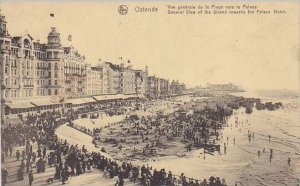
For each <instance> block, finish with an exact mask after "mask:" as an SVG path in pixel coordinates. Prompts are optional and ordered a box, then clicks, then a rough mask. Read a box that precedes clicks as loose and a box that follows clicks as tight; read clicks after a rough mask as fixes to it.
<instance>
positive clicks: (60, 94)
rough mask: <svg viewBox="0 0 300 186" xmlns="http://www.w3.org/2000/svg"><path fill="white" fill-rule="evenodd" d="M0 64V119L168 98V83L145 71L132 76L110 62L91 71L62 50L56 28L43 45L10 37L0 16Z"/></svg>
mask: <svg viewBox="0 0 300 186" xmlns="http://www.w3.org/2000/svg"><path fill="white" fill-rule="evenodd" d="M0 62H1V63H0V72H1V73H0V77H1V79H0V82H1V91H0V92H1V113H2V115H11V114H15V115H16V114H20V113H28V112H38V113H40V112H43V111H45V110H53V109H56V110H63V109H62V108H70V107H76V106H78V105H83V104H85V103H90V102H95V101H99V99H103V98H104V97H105V99H110V97H111V98H112V99H114V100H115V99H116V98H118V99H127V98H129V97H130V98H132V97H134V96H133V95H135V96H136V97H140V96H141V95H145V96H146V97H148V98H151V99H157V98H161V97H166V96H167V95H168V92H169V82H168V80H164V79H159V78H157V77H155V76H149V75H148V68H147V67H146V70H145V71H142V70H134V69H132V67H131V65H128V66H126V67H125V66H124V64H120V65H116V64H113V63H111V62H104V63H102V64H99V65H97V66H91V64H90V63H88V62H87V60H86V58H85V56H84V55H81V54H79V52H78V51H77V50H76V49H75V48H74V47H72V46H67V47H66V46H65V47H64V46H62V45H61V37H60V34H59V33H58V32H57V30H56V28H54V27H53V28H51V31H50V32H49V34H48V37H47V43H41V42H40V41H39V40H34V39H33V37H32V36H31V35H29V34H26V35H22V36H17V37H12V36H10V35H9V32H8V30H7V22H6V20H5V16H2V15H0ZM112 94H113V95H112ZM116 94H118V95H117V96H116ZM101 95H106V96H101ZM109 95H112V96H109ZM96 97H97V98H98V99H97V98H96Z"/></svg>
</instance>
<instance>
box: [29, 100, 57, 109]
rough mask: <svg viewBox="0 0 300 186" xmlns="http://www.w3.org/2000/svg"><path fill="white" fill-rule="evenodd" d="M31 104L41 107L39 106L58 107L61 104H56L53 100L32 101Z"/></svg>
mask: <svg viewBox="0 0 300 186" xmlns="http://www.w3.org/2000/svg"><path fill="white" fill-rule="evenodd" d="M30 103H32V104H33V105H35V106H37V107H39V106H48V105H57V104H60V103H56V102H54V101H51V100H45V99H44V100H38V99H37V100H33V101H31V102H30Z"/></svg>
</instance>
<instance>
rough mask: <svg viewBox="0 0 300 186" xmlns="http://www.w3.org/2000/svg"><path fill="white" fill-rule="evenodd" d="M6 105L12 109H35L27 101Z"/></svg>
mask: <svg viewBox="0 0 300 186" xmlns="http://www.w3.org/2000/svg"><path fill="white" fill-rule="evenodd" d="M5 105H6V106H8V107H9V108H12V109H22V108H33V107H35V106H34V105H32V104H31V103H30V102H25V101H22V102H12V103H6V104H5Z"/></svg>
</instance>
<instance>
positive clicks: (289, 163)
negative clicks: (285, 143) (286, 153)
mask: <svg viewBox="0 0 300 186" xmlns="http://www.w3.org/2000/svg"><path fill="white" fill-rule="evenodd" d="M287 162H288V166H291V158H288V161H287Z"/></svg>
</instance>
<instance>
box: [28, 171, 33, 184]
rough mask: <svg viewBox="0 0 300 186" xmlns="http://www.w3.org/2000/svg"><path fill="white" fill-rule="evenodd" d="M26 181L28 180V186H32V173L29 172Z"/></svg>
mask: <svg viewBox="0 0 300 186" xmlns="http://www.w3.org/2000/svg"><path fill="white" fill-rule="evenodd" d="M28 180H29V186H31V185H32V182H33V174H32V171H30V173H29V174H28Z"/></svg>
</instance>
